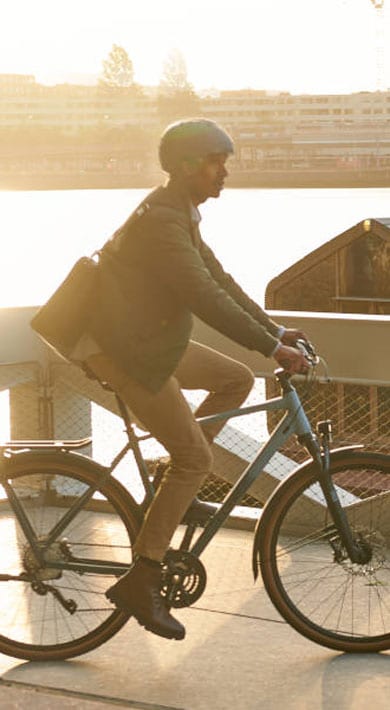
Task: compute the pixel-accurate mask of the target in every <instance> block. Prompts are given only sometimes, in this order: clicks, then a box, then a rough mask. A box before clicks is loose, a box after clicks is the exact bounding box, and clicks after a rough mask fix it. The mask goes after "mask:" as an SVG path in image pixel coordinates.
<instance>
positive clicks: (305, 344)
mask: <svg viewBox="0 0 390 710" xmlns="http://www.w3.org/2000/svg"><path fill="white" fill-rule="evenodd" d="M295 347H296V348H297V349H298V350H300V352H301V353H302V354H303V355H304V356H305V358H306V360H307V361H308V362H309V363H310V365H311V366H312V367H315V365H318V363H319V361H320V358H319V356H318V355H317V353H316V351H315V349H314V345H313V344H312V343H311V342H310V341H309V340H304V339H303V338H298V340H297V341H296V343H295Z"/></svg>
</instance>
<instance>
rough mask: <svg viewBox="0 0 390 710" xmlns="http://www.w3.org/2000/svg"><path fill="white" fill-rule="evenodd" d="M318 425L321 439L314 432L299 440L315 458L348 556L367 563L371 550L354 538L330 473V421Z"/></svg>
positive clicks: (323, 489) (334, 521)
mask: <svg viewBox="0 0 390 710" xmlns="http://www.w3.org/2000/svg"><path fill="white" fill-rule="evenodd" d="M317 427H318V433H319V435H320V441H319V440H318V438H317V437H316V436H315V435H314V434H313V433H312V432H310V433H306V434H303V435H301V436H300V437H299V440H300V442H301V443H302V444H303V445H304V446H305V447H306V449H307V450H308V452H309V453H310V455H311V456H312V458H313V461H314V464H315V466H316V468H317V472H318V482H319V484H320V486H321V490H322V492H323V494H324V497H325V500H326V503H327V506H328V510H329V512H330V515H331V517H332V520H333V523H334V525H335V527H336V529H337V532H338V534H339V536H340V540H341V542H342V544H343V546H344V548H345V550H346V551H347V553H348V557H349V558H350V560H351V562H355V563H357V564H365V563H367V562H369V560H370V558H371V550H370V549H369V548H368V547H367V546H363V545H361V544H360V542H359V541H358V540H356V539H355V538H354V536H353V534H352V530H351V526H350V524H349V521H348V517H347V515H346V513H345V510H344V508H343V507H342V505H341V503H340V499H339V496H338V493H337V490H336V487H335V485H334V483H333V480H332V476H331V475H330V451H329V444H330V440H331V424H330V421H329V420H326V421H323V422H319V423H318V425H317ZM333 549H334V551H335V555H336V556H337V554H339V553H338V551H337V549H336V547H335V546H334V547H333ZM336 559H337V557H336Z"/></svg>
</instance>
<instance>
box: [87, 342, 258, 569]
mask: <svg viewBox="0 0 390 710" xmlns="http://www.w3.org/2000/svg"><path fill="white" fill-rule="evenodd" d="M87 364H88V366H89V367H90V368H91V369H92V370H93V371H94V372H95V374H96V375H97V376H98V378H99V379H101V380H104V381H106V382H108V384H109V385H110V386H111V387H112V389H113V390H114V391H116V392H117V393H118V394H119V396H120V397H122V399H123V400H124V401H125V402H126V404H127V405H128V407H129V409H130V410H131V411H132V412H133V413H134V415H135V416H136V418H137V419H138V420H139V421H140V422H142V424H143V425H144V427H145V428H146V429H147V430H148V431H149V432H150V433H151V434H152V435H153V436H154V437H155V438H156V439H157V440H158V441H159V442H160V443H161V444H162V445H163V446H164V448H165V449H166V450H167V452H168V454H169V456H170V466H169V467H168V469H167V471H166V473H165V475H164V476H163V480H162V482H161V485H160V488H159V490H158V492H157V494H156V496H155V498H154V499H153V501H152V503H151V505H150V508H149V510H148V511H147V514H146V516H145V519H144V523H143V525H142V528H141V531H140V533H139V535H138V538H137V540H136V544H135V549H134V552H135V553H136V554H139V555H142V556H143V557H149V558H151V559H153V560H157V561H162V559H163V558H164V554H165V552H166V550H167V548H168V546H169V543H170V540H171V538H172V535H173V533H174V532H175V530H176V528H177V526H178V525H179V523H180V521H181V519H182V517H183V515H184V513H185V512H186V510H187V509H188V507H189V505H190V503H191V502H192V500H193V498H194V496H195V495H196V493H197V491H198V490H199V488H200V486H201V484H202V481H203V480H204V478H206V477H207V476H208V475H209V474H210V473H211V472H212V466H213V459H212V454H211V448H210V444H211V443H212V441H213V438H214V437H215V436H216V434H217V433H218V432H219V431H220V429H222V427H223V426H224V423H225V422H224V421H221V422H218V423H214V424H212V425H208V426H200V425H199V424H198V423H197V422H196V420H195V417H196V416H198V417H202V416H207V415H209V414H216V413H218V412H222V411H224V410H228V409H234V408H235V407H238V406H240V404H242V402H243V401H244V400H245V399H246V397H247V395H248V394H249V392H250V390H251V389H252V387H253V383H254V377H253V374H252V372H251V370H249V368H247V367H246V365H243V364H242V363H239V362H237V361H235V360H232V359H231V358H229V357H227V356H226V355H222V354H221V353H219V352H217V351H215V350H212V349H211V348H208V347H206V346H205V345H201V344H199V343H195V342H193V341H190V343H189V345H188V347H187V350H186V352H185V354H184V356H183V358H182V360H181V362H180V363H179V366H178V367H177V369H176V371H175V372H174V374H173V375H172V376H171V377H170V378H169V380H168V381H167V382H166V383H165V384H164V386H163V387H162V389H161V390H160V391H159V392H157V393H151V392H149V391H148V390H146V389H145V388H144V387H142V386H141V385H140V384H138V383H137V382H134V381H133V380H131V379H130V378H129V377H128V376H127V375H126V374H125V373H124V372H123V371H122V370H121V369H119V368H118V367H117V366H116V365H115V363H114V362H113V361H112V360H111V359H110V358H108V357H107V356H106V355H104V354H101V353H99V354H97V355H92V356H90V357H89V358H88V360H87ZM182 388H183V389H189V390H192V389H193V390H199V389H204V390H206V391H207V392H208V394H207V395H206V397H205V399H204V400H203V402H202V403H201V405H200V406H199V407H198V409H197V410H196V412H195V413H194V414H193V413H192V411H191V409H190V407H189V405H188V403H187V401H186V399H185V398H184V396H183V394H182V391H181V389H182Z"/></svg>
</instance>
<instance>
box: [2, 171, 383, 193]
mask: <svg viewBox="0 0 390 710" xmlns="http://www.w3.org/2000/svg"><path fill="white" fill-rule="evenodd" d="M164 180H165V176H164V175H163V174H162V173H160V172H156V173H145V174H143V173H126V174H122V173H121V174H112V173H109V174H108V173H106V172H101V173H86V172H85V173H63V172H61V173H54V174H53V173H46V174H44V173H39V174H32V173H31V174H15V173H13V174H3V175H1V174H0V190H83V189H87V190H96V189H103V190H109V189H131V188H140V189H144V188H145V189H147V188H152V187H154V186H155V185H157V184H160V183H161V182H163V181H164ZM227 187H231V188H339V187H341V188H354V187H359V188H370V187H390V169H386V170H370V171H364V172H363V171H358V170H338V171H335V170H324V171H321V172H319V171H318V170H312V171H311V170H272V171H271V170H268V171H267V170H264V171H261V172H260V171H240V172H236V173H234V174H231V175H230V177H229V179H228V181H227Z"/></svg>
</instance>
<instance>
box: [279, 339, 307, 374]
mask: <svg viewBox="0 0 390 710" xmlns="http://www.w3.org/2000/svg"><path fill="white" fill-rule="evenodd" d="M294 332H295V333H297V332H302V331H294ZM295 340H296V339H295ZM294 342H295V341H294ZM274 358H275V360H276V362H277V363H278V364H279V365H280V366H281V367H283V369H284V370H286V372H289V373H290V375H294V374H298V375H304V374H305V373H306V372H307V371H308V369H309V367H310V365H309V363H308V361H307V360H306V358H305V356H304V354H303V353H301V351H300V350H298V349H297V348H292V347H290V346H289V345H283V344H281V345H279V347H278V348H277V350H276V352H275V353H274Z"/></svg>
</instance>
